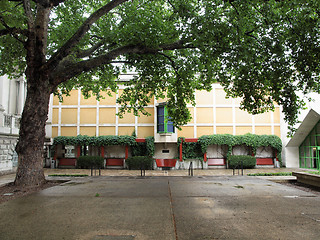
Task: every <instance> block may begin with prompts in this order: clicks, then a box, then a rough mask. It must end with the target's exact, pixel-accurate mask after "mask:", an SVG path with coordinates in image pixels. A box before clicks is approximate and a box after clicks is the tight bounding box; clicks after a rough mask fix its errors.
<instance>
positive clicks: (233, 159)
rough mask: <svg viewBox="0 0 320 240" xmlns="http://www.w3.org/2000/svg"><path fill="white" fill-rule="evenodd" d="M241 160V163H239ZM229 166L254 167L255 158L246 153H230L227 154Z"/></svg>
mask: <svg viewBox="0 0 320 240" xmlns="http://www.w3.org/2000/svg"><path fill="white" fill-rule="evenodd" d="M241 162H242V163H241ZM228 166H229V168H238V167H239V168H241V166H243V168H245V169H247V168H254V167H255V166H256V158H255V157H253V156H248V155H230V156H228Z"/></svg>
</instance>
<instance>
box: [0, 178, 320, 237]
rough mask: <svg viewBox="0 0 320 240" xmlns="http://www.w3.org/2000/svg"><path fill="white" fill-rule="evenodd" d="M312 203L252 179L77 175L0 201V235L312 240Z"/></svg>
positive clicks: (307, 196)
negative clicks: (40, 189)
mask: <svg viewBox="0 0 320 240" xmlns="http://www.w3.org/2000/svg"><path fill="white" fill-rule="evenodd" d="M319 206H320V196H319V195H315V194H312V193H309V192H304V191H301V190H298V189H296V188H291V187H288V186H284V185H281V184H278V183H274V182H271V181H268V180H264V179H261V178H258V177H247V176H227V175H225V176H195V177H192V178H191V177H187V176H180V177H173V176H149V177H143V178H141V177H137V176H102V177H85V178H76V179H73V180H71V181H70V182H66V183H63V184H61V185H59V186H55V187H52V188H49V189H46V190H43V191H41V192H39V193H36V194H32V195H29V196H27V197H24V198H20V199H15V200H13V201H10V202H5V203H3V204H1V205H0V239H90V240H91V239H105V240H106V239H109V240H110V239H112V240H114V239H115V240H117V239H123V240H127V239H135V240H136V239H161V240H165V239H192V240H194V239H268V240H269V239H290V240H294V239H299V240H300V239H317V238H318V237H319V236H320V208H319Z"/></svg>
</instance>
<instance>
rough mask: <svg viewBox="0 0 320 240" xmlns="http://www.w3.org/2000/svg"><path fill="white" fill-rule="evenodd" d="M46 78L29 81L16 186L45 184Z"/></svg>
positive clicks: (47, 99) (20, 139)
mask: <svg viewBox="0 0 320 240" xmlns="http://www.w3.org/2000/svg"><path fill="white" fill-rule="evenodd" d="M45 77H46V74H39V75H38V77H34V79H28V89H27V98H26V102H25V106H24V110H23V113H22V118H21V122H20V134H19V141H18V143H17V146H16V151H17V153H18V156H19V165H18V169H17V174H16V179H15V185H20V186H35V185H42V184H44V183H45V182H46V180H45V176H44V171H43V160H44V158H43V146H44V140H45V125H46V121H47V118H48V117H47V116H48V107H49V99H50V92H51V91H50V85H49V84H48V80H47V79H43V78H45Z"/></svg>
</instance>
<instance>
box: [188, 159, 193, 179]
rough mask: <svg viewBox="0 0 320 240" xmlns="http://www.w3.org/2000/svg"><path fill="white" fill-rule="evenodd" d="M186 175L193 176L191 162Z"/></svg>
mask: <svg viewBox="0 0 320 240" xmlns="http://www.w3.org/2000/svg"><path fill="white" fill-rule="evenodd" d="M188 175H189V176H191V177H192V176H193V162H190V165H189V169H188Z"/></svg>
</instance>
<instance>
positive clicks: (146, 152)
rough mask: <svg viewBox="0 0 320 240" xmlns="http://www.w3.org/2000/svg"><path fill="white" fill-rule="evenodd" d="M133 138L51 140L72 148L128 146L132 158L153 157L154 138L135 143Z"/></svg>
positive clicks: (55, 143)
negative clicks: (72, 146)
mask: <svg viewBox="0 0 320 240" xmlns="http://www.w3.org/2000/svg"><path fill="white" fill-rule="evenodd" d="M135 139H136V138H135V137H134V136H127V135H124V136H113V135H107V136H99V137H90V136H87V135H78V136H76V137H65V136H59V137H55V138H54V139H53V146H55V145H59V144H61V145H74V146H84V145H86V146H111V145H122V146H125V145H128V146H130V147H131V149H132V155H133V156H153V155H154V149H155V148H154V137H147V138H146V141H145V142H142V143H137V142H136V140H135Z"/></svg>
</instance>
